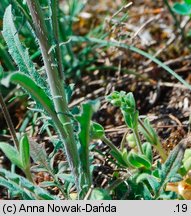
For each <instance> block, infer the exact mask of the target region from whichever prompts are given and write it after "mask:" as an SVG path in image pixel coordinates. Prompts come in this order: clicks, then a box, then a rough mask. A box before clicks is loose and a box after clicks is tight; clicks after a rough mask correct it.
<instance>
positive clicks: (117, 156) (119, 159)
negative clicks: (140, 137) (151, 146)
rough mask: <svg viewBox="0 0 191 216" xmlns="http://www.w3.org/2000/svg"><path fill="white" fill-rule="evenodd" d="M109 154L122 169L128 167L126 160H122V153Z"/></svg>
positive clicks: (112, 151) (113, 152)
mask: <svg viewBox="0 0 191 216" xmlns="http://www.w3.org/2000/svg"><path fill="white" fill-rule="evenodd" d="M110 154H111V155H112V156H113V157H114V158H115V159H116V161H117V163H118V164H119V165H121V166H123V167H128V166H129V164H128V162H127V158H124V156H123V154H122V152H120V151H114V150H113V149H112V150H111V152H110Z"/></svg>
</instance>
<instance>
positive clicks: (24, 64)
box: [2, 5, 46, 88]
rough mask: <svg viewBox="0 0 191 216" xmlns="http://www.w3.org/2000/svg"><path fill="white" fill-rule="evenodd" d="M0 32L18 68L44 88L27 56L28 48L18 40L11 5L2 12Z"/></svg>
mask: <svg viewBox="0 0 191 216" xmlns="http://www.w3.org/2000/svg"><path fill="white" fill-rule="evenodd" d="M2 34H3V37H4V39H5V41H6V43H7V46H8V48H9V53H10V54H11V56H12V58H13V60H14V61H15V63H16V64H17V66H18V67H19V70H20V71H21V72H24V73H25V74H28V75H29V76H31V77H32V78H33V79H34V80H35V81H36V83H38V84H39V85H40V86H41V87H43V88H45V87H46V84H45V82H44V80H43V79H42V77H41V76H40V75H39V73H38V72H37V71H36V70H35V67H34V64H33V62H32V61H31V59H30V57H29V54H28V50H27V49H26V48H25V47H24V46H23V45H22V44H21V42H20V40H19V37H18V32H17V30H16V28H15V26H14V22H13V15H12V6H11V5H9V6H8V7H7V9H6V11H5V14H4V18H3V31H2Z"/></svg>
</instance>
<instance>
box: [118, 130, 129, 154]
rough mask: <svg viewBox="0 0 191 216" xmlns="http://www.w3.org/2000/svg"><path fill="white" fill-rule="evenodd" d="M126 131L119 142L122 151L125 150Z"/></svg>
mask: <svg viewBox="0 0 191 216" xmlns="http://www.w3.org/2000/svg"><path fill="white" fill-rule="evenodd" d="M128 131H129V130H128V129H127V131H126V132H125V134H124V135H123V138H122V140H121V144H120V149H121V150H122V151H123V150H124V148H125V143H126V136H127V134H128Z"/></svg>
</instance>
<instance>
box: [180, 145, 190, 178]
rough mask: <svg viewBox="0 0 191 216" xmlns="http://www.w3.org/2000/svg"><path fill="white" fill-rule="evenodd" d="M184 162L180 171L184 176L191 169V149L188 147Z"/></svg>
mask: <svg viewBox="0 0 191 216" xmlns="http://www.w3.org/2000/svg"><path fill="white" fill-rule="evenodd" d="M182 162H183V165H182V167H181V169H180V173H181V174H182V175H183V176H184V175H186V174H187V172H188V171H189V170H190V169H191V149H186V151H185V154H184V158H183V160H182Z"/></svg>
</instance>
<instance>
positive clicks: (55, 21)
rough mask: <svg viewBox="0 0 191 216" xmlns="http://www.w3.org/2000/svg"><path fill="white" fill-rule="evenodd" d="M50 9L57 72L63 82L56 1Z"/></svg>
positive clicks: (53, 0) (54, 0) (52, 2)
mask: <svg viewBox="0 0 191 216" xmlns="http://www.w3.org/2000/svg"><path fill="white" fill-rule="evenodd" d="M51 9H52V28H53V34H54V40H55V43H56V58H57V63H58V71H59V75H60V78H61V79H62V80H64V76H63V74H64V73H63V62H62V53H61V49H60V45H59V44H60V41H59V24H58V12H59V10H58V9H59V5H58V0H52V1H51Z"/></svg>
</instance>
